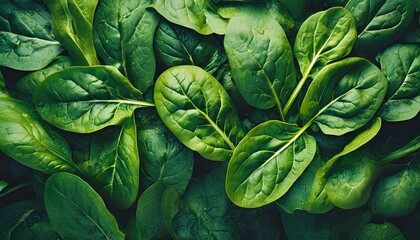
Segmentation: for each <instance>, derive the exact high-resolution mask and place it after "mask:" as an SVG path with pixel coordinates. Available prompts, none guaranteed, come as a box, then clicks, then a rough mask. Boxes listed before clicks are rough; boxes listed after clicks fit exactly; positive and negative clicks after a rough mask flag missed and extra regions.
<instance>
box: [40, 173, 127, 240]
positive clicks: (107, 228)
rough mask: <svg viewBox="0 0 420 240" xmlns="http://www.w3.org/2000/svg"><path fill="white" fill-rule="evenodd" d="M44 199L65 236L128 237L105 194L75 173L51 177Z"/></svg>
mask: <svg viewBox="0 0 420 240" xmlns="http://www.w3.org/2000/svg"><path fill="white" fill-rule="evenodd" d="M44 201H45V208H46V210H47V213H48V217H49V219H50V222H51V225H52V226H53V227H54V229H55V230H56V231H57V232H58V233H59V234H60V236H61V237H62V238H64V239H81V238H86V239H116V240H117V239H124V234H123V233H122V232H121V231H120V230H119V229H118V224H117V221H116V220H115V218H114V216H113V215H112V214H111V213H110V212H109V211H108V209H107V208H106V207H105V204H104V202H103V200H102V199H101V197H100V196H99V195H98V194H97V193H96V192H95V191H94V190H93V189H92V188H91V187H90V186H89V185H88V184H87V183H86V182H84V181H83V180H82V179H80V178H79V177H77V176H75V175H72V174H69V173H57V174H54V175H52V176H51V177H49V178H48V180H47V183H46V185H45V193H44Z"/></svg>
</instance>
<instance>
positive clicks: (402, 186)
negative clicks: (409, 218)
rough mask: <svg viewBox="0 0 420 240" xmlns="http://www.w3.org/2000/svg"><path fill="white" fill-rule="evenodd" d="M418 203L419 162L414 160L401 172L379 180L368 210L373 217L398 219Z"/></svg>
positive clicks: (419, 199) (419, 195)
mask: <svg viewBox="0 0 420 240" xmlns="http://www.w3.org/2000/svg"><path fill="white" fill-rule="evenodd" d="M419 202H420V161H419V160H418V159H416V160H413V161H412V162H410V163H409V164H408V165H407V167H406V168H404V169H402V170H401V171H399V172H397V173H394V174H391V175H388V176H385V177H383V178H381V179H380V180H379V182H378V183H377V184H376V186H375V188H374V190H373V193H372V198H371V199H370V200H369V208H370V209H371V210H372V212H373V213H374V214H375V215H380V216H386V217H399V216H404V215H406V214H408V213H410V212H411V211H412V210H413V209H414V208H415V207H416V206H417V205H418V203H419Z"/></svg>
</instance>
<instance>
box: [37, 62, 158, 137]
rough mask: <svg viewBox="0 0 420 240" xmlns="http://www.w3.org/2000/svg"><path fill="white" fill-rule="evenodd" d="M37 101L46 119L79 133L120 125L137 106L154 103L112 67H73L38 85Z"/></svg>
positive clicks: (39, 109) (38, 107) (53, 75)
mask: <svg viewBox="0 0 420 240" xmlns="http://www.w3.org/2000/svg"><path fill="white" fill-rule="evenodd" d="M34 102H35V105H36V107H37V111H38V112H39V113H40V114H41V116H42V118H43V119H44V120H46V121H47V122H49V123H51V124H53V125H55V126H56V127H58V128H61V129H64V130H68V131H73V132H79V133H88V132H94V131H97V130H99V129H102V128H104V127H107V126H109V125H119V124H121V123H122V122H123V121H124V120H125V119H126V118H128V117H131V115H132V114H133V111H134V110H135V109H137V108H141V107H148V106H153V104H151V103H147V102H144V101H142V97H141V93H140V91H139V90H137V89H136V88H134V87H133V86H132V85H131V84H130V82H129V81H128V80H127V79H126V78H125V77H124V76H122V75H121V73H119V72H118V70H117V69H116V68H114V67H110V66H94V67H71V68H67V69H65V70H63V71H60V72H57V73H55V74H52V75H50V76H49V77H47V79H45V80H44V81H43V82H41V83H40V84H39V85H38V87H37V89H36V91H35V93H34Z"/></svg>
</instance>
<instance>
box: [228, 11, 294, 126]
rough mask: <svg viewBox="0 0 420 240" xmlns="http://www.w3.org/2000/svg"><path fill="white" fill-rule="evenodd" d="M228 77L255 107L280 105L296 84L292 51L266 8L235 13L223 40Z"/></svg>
mask: <svg viewBox="0 0 420 240" xmlns="http://www.w3.org/2000/svg"><path fill="white" fill-rule="evenodd" d="M224 45H225V49H226V53H227V56H228V59H229V64H230V66H231V69H232V78H233V80H234V82H235V84H236V86H237V88H238V90H239V92H240V93H241V95H242V96H243V97H244V99H245V101H246V102H247V103H248V104H249V105H251V106H253V107H256V108H260V109H269V108H272V107H276V108H277V109H278V112H279V114H280V118H281V119H283V120H284V112H283V107H284V104H285V103H286V101H287V100H288V98H289V97H290V95H291V94H292V91H293V89H294V88H295V87H296V85H297V83H296V71H295V67H294V63H293V53H292V49H291V47H290V44H289V42H288V40H287V37H286V33H285V32H284V30H283V28H282V27H281V26H280V24H278V23H277V22H276V21H275V20H274V19H273V18H272V17H271V15H270V14H269V12H268V11H262V10H261V9H255V10H252V11H251V10H250V11H243V12H241V13H240V14H236V15H235V17H233V18H232V19H231V20H230V22H229V25H228V28H227V30H226V36H225V40H224Z"/></svg>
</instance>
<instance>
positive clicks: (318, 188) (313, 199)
mask: <svg viewBox="0 0 420 240" xmlns="http://www.w3.org/2000/svg"><path fill="white" fill-rule="evenodd" d="M380 128H381V119H380V118H379V117H376V118H374V119H372V120H371V121H370V122H369V123H368V124H366V125H365V126H364V127H363V128H362V129H360V131H359V132H358V133H357V134H356V135H355V136H354V137H353V139H352V140H350V141H349V142H348V143H347V144H346V145H345V146H344V148H343V150H341V151H340V152H339V153H337V154H336V155H334V156H333V157H332V158H330V159H329V160H328V161H326V162H325V163H324V164H322V166H321V167H319V168H318V170H317V172H316V174H315V177H314V180H313V182H312V186H311V187H310V188H311V193H310V195H309V198H308V200H307V202H306V206H305V209H307V210H308V211H310V212H314V213H325V212H327V211H329V210H331V209H332V208H333V207H334V205H332V202H331V201H330V199H329V197H328V195H327V191H326V189H325V185H326V184H327V178H328V176H329V175H330V174H331V172H330V170H331V168H332V167H333V166H334V165H335V163H336V161H337V160H339V159H340V158H341V157H343V156H346V155H347V154H350V153H352V152H354V151H356V150H357V149H359V148H360V147H362V146H363V145H365V144H366V143H368V142H369V141H370V140H372V139H373V138H374V137H375V136H376V135H377V134H378V132H379V130H380Z"/></svg>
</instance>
